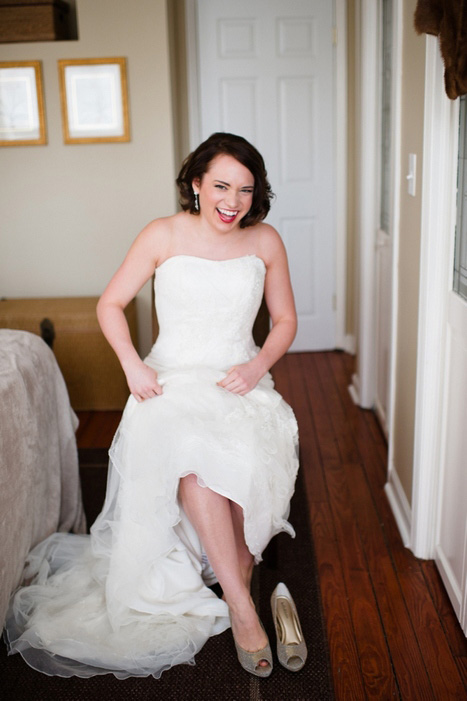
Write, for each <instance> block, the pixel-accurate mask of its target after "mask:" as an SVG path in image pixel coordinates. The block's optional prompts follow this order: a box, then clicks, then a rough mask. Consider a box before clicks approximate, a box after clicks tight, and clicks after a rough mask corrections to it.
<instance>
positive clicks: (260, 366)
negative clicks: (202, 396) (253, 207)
mask: <svg viewBox="0 0 467 701" xmlns="http://www.w3.org/2000/svg"><path fill="white" fill-rule="evenodd" d="M262 229H263V230H262V236H261V245H260V255H261V257H262V259H263V260H264V262H265V264H266V278H265V283H264V294H265V298H266V304H267V307H268V310H269V315H270V317H271V321H272V327H271V330H270V332H269V334H268V337H267V338H266V341H265V343H264V345H263V347H262V348H261V350H260V351H259V353H258V355H257V356H256V357H255V358H253V359H252V360H250V361H249V362H248V363H244V364H242V365H237V366H235V367H233V368H230V370H229V371H228V373H227V376H226V377H225V378H224V379H223V380H222V381H221V382H219V385H220V386H221V387H224V388H225V389H227V390H229V391H230V392H234V393H236V394H242V395H243V394H246V393H247V392H250V391H251V390H252V389H253V388H254V387H255V386H256V384H257V383H258V382H259V380H260V379H261V378H262V377H263V376H264V375H265V374H266V373H267V372H268V370H270V368H271V367H272V366H273V365H274V363H275V362H277V360H279V358H281V357H282V356H283V355H284V353H285V352H286V351H287V350H288V348H289V347H290V345H291V343H292V341H293V340H294V338H295V334H296V331H297V314H296V311H295V303H294V298H293V292H292V285H291V283H290V274H289V266H288V263H287V254H286V251H285V247H284V244H283V243H282V240H281V238H280V236H279V234H278V233H277V231H276V230H275V229H273V228H272V227H270V226H268V225H262Z"/></svg>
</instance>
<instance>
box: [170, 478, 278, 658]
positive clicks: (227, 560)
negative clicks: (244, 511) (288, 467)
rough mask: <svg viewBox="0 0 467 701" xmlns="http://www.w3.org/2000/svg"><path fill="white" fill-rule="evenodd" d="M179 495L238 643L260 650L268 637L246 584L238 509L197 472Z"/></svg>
mask: <svg viewBox="0 0 467 701" xmlns="http://www.w3.org/2000/svg"><path fill="white" fill-rule="evenodd" d="M179 496H180V499H181V502H182V505H183V509H184V511H185V513H186V515H187V516H188V518H189V519H190V521H191V523H192V525H193V526H194V528H195V530H196V532H197V533H198V536H199V538H200V540H201V542H202V544H203V547H204V549H205V551H206V555H207V556H208V559H209V562H210V564H211V567H212V568H213V570H214V572H215V574H216V577H217V579H218V581H219V584H220V585H221V587H222V590H223V592H224V597H225V600H226V602H227V604H228V606H229V609H230V615H231V619H232V629H233V633H234V635H235V639H236V640H237V643H238V644H239V645H240V646H241V647H242V648H244V649H245V650H248V651H249V652H254V651H256V650H261V649H262V648H263V647H264V646H265V645H266V643H267V638H266V635H265V633H264V631H263V629H262V627H261V625H260V623H259V619H258V616H257V614H256V611H255V607H254V604H253V601H252V599H251V597H250V590H249V586H247V585H246V583H245V578H246V577H247V576H248V571H249V568H250V567H251V564H249V559H248V556H247V554H246V552H245V549H246V550H247V548H246V545H245V544H244V539H243V535H242V538H241V539H240V533H239V525H240V521H241V518H240V514H239V513H238V510H237V509H233V508H232V503H231V502H230V500H229V499H227V498H225V497H223V496H221V495H220V494H218V493H217V492H214V491H212V490H211V489H208V488H207V487H200V486H199V485H198V482H197V479H196V476H195V475H188V476H187V477H183V478H182V479H181V480H180V487H179ZM234 514H235V515H234ZM242 528H243V524H242ZM241 541H243V545H242V542H241ZM238 545H240V548H238ZM250 559H251V555H250ZM265 664H267V663H265Z"/></svg>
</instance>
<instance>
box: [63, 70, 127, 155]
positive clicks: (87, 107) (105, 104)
mask: <svg viewBox="0 0 467 701" xmlns="http://www.w3.org/2000/svg"><path fill="white" fill-rule="evenodd" d="M58 71H59V79H60V102H61V108H62V123H63V137H64V141H65V143H66V144H91V143H103V142H112V141H116V142H118V141H129V140H130V126H129V118H128V97H127V76H126V60H125V59H124V58H86V59H82V58H81V59H69V60H68V59H62V60H60V61H58Z"/></svg>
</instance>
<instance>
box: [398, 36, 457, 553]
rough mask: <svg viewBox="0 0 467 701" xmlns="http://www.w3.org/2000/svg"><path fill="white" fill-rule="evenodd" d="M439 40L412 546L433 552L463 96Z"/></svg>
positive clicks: (428, 77)
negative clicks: (449, 82)
mask: <svg viewBox="0 0 467 701" xmlns="http://www.w3.org/2000/svg"><path fill="white" fill-rule="evenodd" d="M443 70H444V69H443V64H442V61H441V57H440V53H439V46H438V40H437V39H436V38H434V37H431V36H427V37H426V63H425V128H424V140H423V176H422V177H423V192H422V225H421V256H420V288H419V326H418V352H417V390H416V404H415V446H414V466H413V467H414V479H413V491H412V524H411V538H410V546H411V549H412V550H413V552H414V554H415V555H416V556H417V557H422V558H432V557H434V554H435V553H434V548H435V537H436V526H437V511H438V509H437V502H438V499H437V497H438V492H439V478H440V465H441V444H442V436H441V423H442V422H441V421H440V414H441V411H442V406H443V395H444V393H443V383H444V376H445V342H444V340H445V339H444V337H445V328H446V321H447V299H448V294H447V292H448V290H449V289H450V284H451V282H452V270H451V268H452V260H453V255H452V249H453V235H451V240H450V241H449V240H448V238H447V237H448V234H449V233H451V234H453V232H454V226H455V211H456V176H457V172H456V171H457V168H456V165H457V148H458V119H459V116H458V109H459V108H458V101H455V102H453V101H452V100H449V99H448V98H447V97H446V94H445V90H444V80H443Z"/></svg>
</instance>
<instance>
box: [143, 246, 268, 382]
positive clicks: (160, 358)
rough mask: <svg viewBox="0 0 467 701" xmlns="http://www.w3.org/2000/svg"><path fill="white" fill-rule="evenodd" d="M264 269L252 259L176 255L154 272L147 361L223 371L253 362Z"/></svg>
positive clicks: (250, 257)
mask: <svg viewBox="0 0 467 701" xmlns="http://www.w3.org/2000/svg"><path fill="white" fill-rule="evenodd" d="M265 272H266V266H265V264H264V262H263V260H262V259H261V258H259V257H258V256H256V255H247V256H242V257H240V258H230V259H227V260H211V259H207V258H199V257H197V256H189V255H176V256H173V257H171V258H168V259H167V260H166V261H164V263H162V264H161V265H160V266H159V267H158V268H157V269H156V278H155V303H156V311H157V318H158V322H159V336H158V338H157V341H156V343H155V345H154V347H153V349H152V350H151V353H150V356H149V361H150V362H151V361H153V362H154V363H156V364H158V365H163V366H165V367H183V366H193V365H202V366H209V367H213V368H218V369H226V368H227V367H228V366H229V367H230V366H231V365H233V364H238V363H242V362H246V361H248V360H251V358H253V357H254V356H255V355H256V353H257V351H258V349H257V347H256V345H255V343H254V341H253V338H252V328H253V324H254V321H255V318H256V315H257V313H258V309H259V306H260V304H261V299H262V295H263V286H264V276H265Z"/></svg>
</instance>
